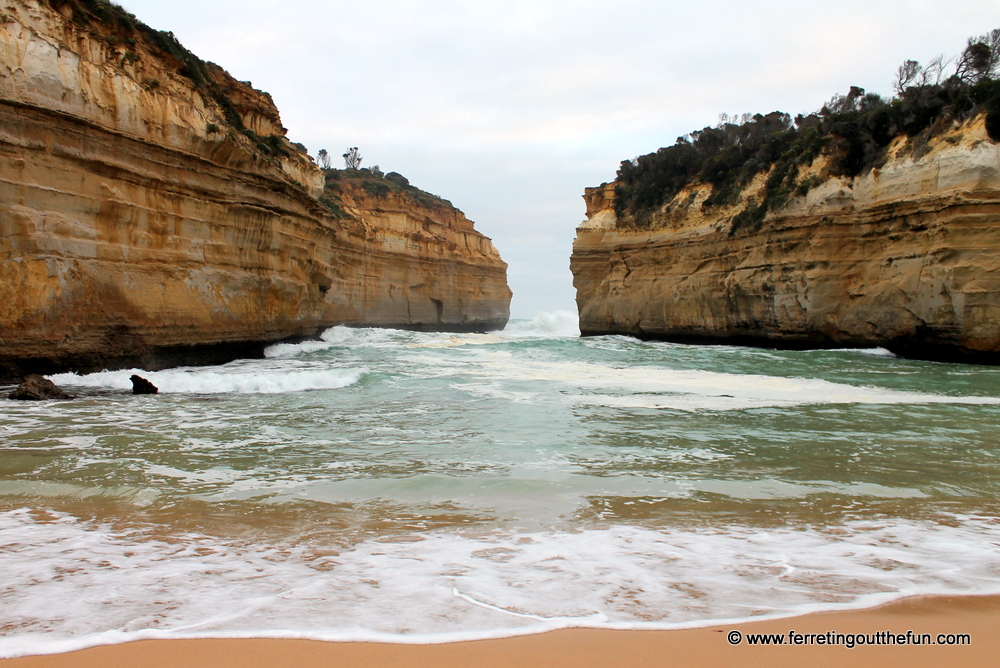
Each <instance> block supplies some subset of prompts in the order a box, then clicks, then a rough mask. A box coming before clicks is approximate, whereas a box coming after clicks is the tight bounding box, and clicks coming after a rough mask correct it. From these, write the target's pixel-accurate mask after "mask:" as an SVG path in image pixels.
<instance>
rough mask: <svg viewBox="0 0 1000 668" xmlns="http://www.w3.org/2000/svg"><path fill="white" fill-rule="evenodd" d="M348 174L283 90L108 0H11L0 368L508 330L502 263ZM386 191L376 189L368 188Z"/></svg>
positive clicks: (3, 108)
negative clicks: (300, 141) (334, 180)
mask: <svg viewBox="0 0 1000 668" xmlns="http://www.w3.org/2000/svg"><path fill="white" fill-rule="evenodd" d="M365 185H366V183H365V182H364V180H363V179H362V180H358V179H353V180H352V179H346V180H345V181H344V182H343V183H342V184H339V185H338V186H337V188H339V192H331V191H329V190H327V189H325V187H324V173H323V172H322V171H321V170H320V169H319V168H317V167H316V166H315V165H314V164H313V163H312V161H311V160H310V159H309V158H308V156H307V155H305V152H304V150H303V149H302V147H300V146H297V145H294V144H291V143H290V142H289V141H288V140H287V139H286V138H285V129H284V128H283V127H282V126H281V120H280V117H279V116H278V112H277V110H276V109H275V107H274V105H273V103H272V101H271V99H270V97H269V96H268V95H267V94H266V93H262V92H260V91H257V90H255V89H253V88H252V87H251V86H250V85H249V84H248V83H244V82H239V81H236V80H234V79H233V78H232V77H231V76H229V75H228V74H227V73H226V72H225V71H224V70H222V69H221V68H219V67H217V66H215V65H213V64H211V63H204V62H202V61H201V60H199V59H197V58H196V57H195V56H193V55H192V54H191V53H190V52H188V51H187V50H186V49H184V48H183V47H182V46H181V45H179V44H178V43H177V42H176V40H175V39H174V38H173V36H172V35H171V34H169V33H161V32H157V31H155V30H152V29H150V28H148V27H147V26H145V25H143V24H141V23H139V22H137V21H136V20H135V19H134V17H131V16H130V15H128V14H127V13H125V12H124V11H122V10H121V9H120V8H117V7H114V6H112V5H110V4H109V3H107V2H104V0H93V1H90V2H82V1H81V0H44V1H43V0H6V1H5V3H4V4H3V9H2V11H0V285H3V286H4V293H3V299H0V380H2V379H7V380H10V379H14V378H19V377H21V376H22V375H23V374H24V373H27V372H40V373H52V372H56V371H60V370H66V369H74V370H77V371H87V370H92V369H101V368H113V367H119V368H121V367H130V366H136V367H143V368H147V369H155V368H162V367H163V366H168V365H172V364H191V363H211V362H221V361H226V360H230V359H234V358H236V357H245V356H255V355H259V354H261V351H262V350H263V347H264V346H265V345H267V344H269V343H272V342H275V341H278V340H282V339H287V338H289V337H308V336H313V335H315V334H316V333H317V332H318V331H320V330H321V329H323V328H325V327H328V326H331V325H336V324H350V325H359V326H387V327H389V326H391V327H405V328H417V329H434V330H438V329H440V330H451V331H485V330H490V329H499V328H502V327H503V326H504V324H505V323H506V321H507V318H508V306H509V301H510V290H509V289H508V287H507V284H506V264H504V262H503V261H502V260H501V259H500V256H499V254H498V253H497V251H496V249H495V248H494V247H493V244H492V243H491V242H490V240H489V239H488V238H486V237H485V236H483V235H482V234H480V233H478V232H477V231H476V230H475V229H474V228H473V225H472V223H471V222H470V221H468V220H467V219H466V218H465V216H464V215H462V213H461V212H460V211H458V210H457V209H455V208H453V207H451V206H450V205H448V204H447V203H444V202H442V201H433V200H431V199H428V198H426V197H421V196H417V195H416V194H415V192H416V191H414V190H413V189H409V188H402V187H400V188H395V189H386V188H381V189H378V188H376V189H372V188H368V189H366V188H365ZM373 193H374V194H373Z"/></svg>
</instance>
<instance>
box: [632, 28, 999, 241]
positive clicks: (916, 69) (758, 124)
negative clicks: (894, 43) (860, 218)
mask: <svg viewBox="0 0 1000 668" xmlns="http://www.w3.org/2000/svg"><path fill="white" fill-rule="evenodd" d="M953 64H954V71H953V72H952V73H951V74H946V72H945V69H946V68H947V63H946V62H945V61H943V60H942V59H940V58H939V59H936V60H935V61H932V62H931V63H930V64H928V65H927V66H925V67H922V66H921V65H920V64H919V63H918V62H916V61H912V60H909V61H906V62H905V63H904V64H903V65H902V66H900V68H899V70H898V72H897V78H896V84H895V89H896V95H895V96H894V97H892V98H890V99H885V98H882V97H881V96H879V95H877V94H875V93H868V92H866V91H865V90H864V89H862V88H858V87H852V88H851V90H850V92H848V93H847V95H836V96H834V97H833V98H832V99H831V100H830V101H829V102H827V103H826V104H825V105H823V107H822V108H821V109H820V110H818V111H817V112H815V113H812V114H809V115H806V116H803V115H799V116H796V117H795V118H794V119H792V117H791V116H790V115H789V114H787V113H783V112H780V111H774V112H771V113H769V114H766V115H765V114H755V115H751V114H744V115H743V116H742V117H739V118H730V117H728V116H727V115H726V114H722V115H721V116H720V122H719V124H718V125H717V126H715V127H706V128H704V129H702V130H700V131H696V132H692V133H690V134H689V135H685V136H683V137H678V138H677V141H676V143H675V144H674V145H673V146H669V147H666V148H661V149H659V150H658V151H656V152H655V153H650V154H647V155H644V156H640V157H638V158H635V159H634V160H625V161H623V162H622V163H621V167H620V169H619V170H618V173H617V177H616V181H615V184H614V186H615V188H614V206H615V213H616V215H617V218H618V221H619V224H620V225H624V226H635V227H647V226H649V225H650V224H652V222H653V220H654V214H656V213H657V212H658V211H659V210H660V209H661V208H662V207H663V206H664V205H665V204H667V203H669V202H670V201H671V200H672V199H673V198H674V197H675V196H677V195H678V193H681V191H682V190H684V189H685V188H688V187H689V186H692V185H694V184H699V183H701V184H708V185H710V186H711V193H710V194H709V195H708V196H707V197H706V198H705V199H704V200H703V202H702V205H701V206H702V207H703V208H705V209H709V208H712V207H730V206H733V205H736V204H737V203H739V202H740V201H741V195H742V194H743V192H744V190H746V189H747V188H748V187H750V185H751V184H752V183H754V182H755V180H759V179H761V178H764V177H766V181H765V182H764V184H763V188H762V190H761V194H760V196H759V197H758V198H749V200H748V201H747V202H746V206H745V208H743V210H741V211H739V212H738V213H737V214H736V215H735V216H734V218H733V220H732V231H733V232H736V231H739V230H742V229H751V230H752V229H756V228H758V227H759V226H760V225H761V224H762V222H763V220H764V217H765V215H766V214H767V213H768V212H769V211H773V210H777V209H779V208H781V207H782V206H784V205H785V204H786V203H787V202H788V200H789V198H790V197H792V196H793V195H796V194H797V195H804V194H806V193H807V192H808V191H809V189H810V188H812V187H815V186H817V185H819V184H820V183H822V182H823V181H825V180H826V179H828V178H830V177H848V178H852V177H855V176H858V175H860V174H862V173H865V172H867V171H869V170H871V169H877V168H879V167H881V166H882V165H883V164H884V163H885V161H886V160H887V154H888V150H889V147H890V145H893V144H894V142H895V141H896V140H897V139H899V138H905V140H906V145H905V149H906V150H908V151H909V152H911V153H912V155H913V156H914V157H916V158H919V157H921V155H922V154H923V153H925V152H926V151H927V150H928V141H929V140H931V139H932V138H934V137H937V136H940V135H942V134H945V133H946V132H948V131H949V130H951V129H953V128H955V127H956V126H957V125H961V124H962V123H965V122H968V121H969V120H970V119H973V118H976V117H978V116H985V125H986V131H987V133H988V136H989V138H990V139H991V140H992V141H994V142H996V141H1000V80H998V79H997V76H998V74H1000V29H998V30H994V31H992V32H990V33H988V34H986V35H982V36H979V37H973V38H970V39H969V41H968V44H967V46H966V48H965V50H964V51H963V52H962V54H961V55H960V56H959V57H958V58H956V59H954V61H953ZM820 157H822V159H823V164H822V168H821V169H819V170H817V169H811V170H808V169H805V168H808V167H809V166H810V165H814V163H816V162H818V161H817V159H818V158H820ZM800 170H802V171H808V172H809V174H808V175H806V176H804V178H800Z"/></svg>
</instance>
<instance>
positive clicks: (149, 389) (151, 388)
mask: <svg viewBox="0 0 1000 668" xmlns="http://www.w3.org/2000/svg"><path fill="white" fill-rule="evenodd" d="M129 380H131V381H132V394H158V393H159V391H160V388H158V387H157V386H156V385H153V384H152V383H151V382H149V381H148V380H146V379H145V378H143V377H142V376H137V375H135V374H133V375H132V377H131V378H129Z"/></svg>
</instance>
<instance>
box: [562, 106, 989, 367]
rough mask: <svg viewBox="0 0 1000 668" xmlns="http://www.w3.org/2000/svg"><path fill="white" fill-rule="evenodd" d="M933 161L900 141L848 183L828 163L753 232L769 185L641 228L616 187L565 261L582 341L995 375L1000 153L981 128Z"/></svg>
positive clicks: (677, 209)
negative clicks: (901, 358)
mask: <svg viewBox="0 0 1000 668" xmlns="http://www.w3.org/2000/svg"><path fill="white" fill-rule="evenodd" d="M924 150H925V151H926V152H925V153H924V152H923V151H915V150H913V147H912V146H910V145H908V144H907V141H906V139H905V138H899V139H897V141H896V142H894V144H893V145H891V146H890V147H889V150H888V153H887V156H888V160H887V162H886V163H885V164H884V165H883V166H882V167H881V168H880V169H873V170H871V171H870V172H868V173H866V174H863V175H861V176H858V177H856V178H853V179H849V178H836V177H830V176H828V175H826V174H824V170H823V158H822V157H821V158H819V159H817V161H816V162H815V163H814V164H813V165H811V166H810V167H809V170H811V173H812V174H813V175H816V176H817V177H818V178H817V180H818V181H820V185H818V186H816V187H814V188H812V189H811V190H809V192H808V193H807V194H806V195H805V196H799V197H796V198H794V199H792V200H791V201H790V202H789V203H788V204H787V205H786V206H784V207H783V208H781V209H779V210H777V211H772V212H770V213H768V216H767V218H766V219H765V220H764V223H763V225H762V226H761V227H760V228H759V229H757V230H745V231H744V230H740V231H736V232H733V226H732V218H733V216H734V215H735V213H736V212H737V211H739V210H740V209H741V208H742V207H743V206H744V205H745V203H746V201H748V198H753V197H756V196H758V195H759V194H760V190H761V188H762V187H763V183H764V179H765V177H766V175H764V174H761V175H759V176H758V178H757V179H755V181H754V182H753V183H752V184H750V186H749V187H748V188H747V189H746V191H745V192H744V193H743V195H742V198H741V201H740V202H739V203H737V204H736V205H734V206H732V207H725V208H723V207H705V208H703V207H702V206H701V203H702V202H703V201H704V200H705V198H706V197H707V196H708V194H709V192H710V190H711V187H710V186H708V185H705V184H694V185H690V186H688V187H686V188H685V189H684V190H682V191H681V192H680V193H678V195H677V196H676V197H675V198H674V199H673V200H671V201H670V202H667V203H666V204H664V205H663V206H662V207H661V208H660V210H659V211H658V212H657V213H656V214H655V216H654V219H653V224H651V225H649V226H647V227H643V228H638V227H635V226H629V225H627V224H625V223H624V222H623V221H619V220H618V219H617V217H616V213H615V207H614V197H615V184H613V183H612V184H608V185H604V186H601V187H598V188H589V189H587V191H586V195H585V196H584V198H585V200H586V202H587V220H586V221H584V223H583V224H581V225H580V227H579V228H578V230H577V236H576V240H575V243H574V245H573V256H572V260H571V268H572V271H573V277H574V285H575V286H576V289H577V305H578V308H579V312H580V329H581V331H582V332H583V333H584V334H585V335H588V334H589V335H595V334H629V335H634V336H638V337H642V338H655V339H663V340H672V341H679V342H700V343H712V342H714V343H734V344H750V345H765V346H773V347H803V348H805V347H865V346H883V347H886V348H889V349H890V350H893V351H894V352H897V353H899V354H901V355H905V356H911V357H920V358H926V359H935V360H956V361H969V362H983V363H998V362H1000V147H998V146H997V144H995V143H993V142H991V141H990V139H989V137H988V135H987V133H986V131H985V129H984V126H983V120H982V118H981V117H980V118H978V119H973V120H972V121H970V122H969V123H966V124H964V125H962V126H958V127H954V128H952V129H951V130H950V131H949V132H947V133H945V134H943V135H941V136H938V137H936V138H935V139H933V140H931V142H930V143H929V145H928V146H927V147H926V148H925V149H924ZM808 174H809V172H807V174H806V175H808ZM821 176H822V178H819V177H821Z"/></svg>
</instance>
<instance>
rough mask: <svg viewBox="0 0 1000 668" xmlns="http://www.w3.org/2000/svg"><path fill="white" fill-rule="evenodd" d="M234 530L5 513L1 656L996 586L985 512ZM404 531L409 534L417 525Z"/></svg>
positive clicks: (682, 619)
mask: <svg viewBox="0 0 1000 668" xmlns="http://www.w3.org/2000/svg"><path fill="white" fill-rule="evenodd" d="M944 519H947V520H950V521H949V522H948V523H938V522H935V521H914V520H898V519H896V520H892V521H886V522H871V521H855V522H849V523H846V524H843V525H838V526H836V527H832V528H830V529H829V530H827V529H823V528H812V527H808V526H802V527H798V528H794V527H793V528H780V529H760V528H753V527H747V526H719V527H713V528H705V529H680V528H675V529H649V528H642V527H637V526H616V527H613V528H609V529H588V530H582V531H576V532H542V533H499V532H497V533H492V534H489V535H478V536H477V535H459V534H455V533H444V532H438V533H427V534H421V535H420V536H414V535H410V536H401V537H399V539H396V540H394V539H393V538H392V537H391V536H385V537H382V538H381V539H378V540H372V541H367V542H363V543H360V544H357V545H354V546H353V547H349V548H344V547H343V546H341V545H338V544H336V543H330V544H324V543H317V542H316V540H315V539H313V540H312V541H304V542H289V543H280V544H261V543H240V542H236V541H233V540H223V539H219V538H215V537H211V536H207V535H204V534H198V533H183V534H171V535H164V533H163V532H162V529H159V530H157V529H156V528H145V529H143V528H137V529H130V530H121V529H118V530H113V529H111V528H110V527H108V526H105V525H100V524H95V523H92V522H86V521H81V520H78V519H77V518H74V517H71V516H69V515H65V514H61V513H43V512H40V511H29V510H17V511H8V512H4V513H0V547H2V549H3V551H4V587H3V589H2V590H0V600H2V603H3V607H4V620H5V624H6V626H7V630H6V631H5V637H3V638H0V657H12V656H18V655H22V654H32V653H45V652H55V651H65V650H67V649H74V648H78V647H82V646H87V645H93V644H100V643H107V642H121V641H125V640H133V639H138V638H144V637H247V636H277V637H306V638H316V639H325V640H360V641H364V640H382V641H390V642H410V643H427V642H445V641H454V640H466V639H472V638H486V637H502V636H509V635H516V634H521V633H529V632H537V631H542V630H547V629H552V628H565V627H572V626H586V627H604V628H636V629H638V628H646V629H649V628H661V629H667V628H680V627H685V626H697V625H705V624H709V623H719V622H722V621H728V620H738V619H747V618H760V617H778V616H787V615H791V614H798V613H802V612H808V611H812V610H818V609H837V608H845V607H859V606H864V605H872V604H875V603H879V602H883V601H885V600H891V599H893V598H897V597H901V596H905V595H914V594H967V593H980V594H982V593H996V592H1000V580H998V578H997V572H998V570H1000V553H998V552H997V550H996V547H995V545H996V544H997V542H1000V526H998V523H997V521H996V519H995V518H987V517H977V516H956V517H950V518H944ZM414 538H418V539H417V540H414Z"/></svg>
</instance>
